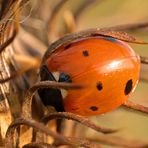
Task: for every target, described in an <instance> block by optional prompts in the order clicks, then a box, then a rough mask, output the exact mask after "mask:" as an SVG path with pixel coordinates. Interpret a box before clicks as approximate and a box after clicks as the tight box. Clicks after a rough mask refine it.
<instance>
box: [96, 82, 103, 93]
mask: <svg viewBox="0 0 148 148" xmlns="http://www.w3.org/2000/svg"><path fill="white" fill-rule="evenodd" d="M96 87H97V89H98V90H99V91H101V90H102V89H103V85H102V83H101V82H98V83H97V85H96Z"/></svg>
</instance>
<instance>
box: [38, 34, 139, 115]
mask: <svg viewBox="0 0 148 148" xmlns="http://www.w3.org/2000/svg"><path fill="white" fill-rule="evenodd" d="M139 69H140V58H139V56H138V55H136V53H135V52H134V50H133V49H132V48H131V47H130V46H129V45H128V44H127V43H125V42H123V41H121V40H119V39H116V38H114V37H112V36H108V35H102V34H97V35H96V34H95V35H92V34H87V35H84V34H83V35H82V36H79V35H73V37H69V36H68V37H67V36H66V37H64V38H63V39H61V40H58V41H56V42H55V43H53V44H51V46H50V48H49V49H48V50H47V52H46V53H45V55H44V58H43V62H42V65H41V68H40V77H41V80H42V81H43V80H50V81H58V82H59V83H60V82H67V83H73V84H83V85H84V86H85V87H84V88H82V89H79V90H67V92H66V94H65V95H62V90H60V89H53V88H51V89H49V88H48V89H41V90H39V95H40V97H41V99H42V101H43V103H44V104H45V105H46V106H48V105H49V106H53V107H55V109H56V110H57V111H60V112H63V111H66V112H72V113H75V114H78V115H83V116H94V115H100V114H103V113H106V112H109V111H112V110H113V109H115V108H117V107H119V106H120V105H122V104H123V103H124V102H125V101H126V100H127V99H128V98H129V96H130V95H131V93H132V92H133V91H134V89H135V87H136V84H137V82H138V78H139ZM55 73H58V77H57V76H56V77H55V76H54V75H55Z"/></svg>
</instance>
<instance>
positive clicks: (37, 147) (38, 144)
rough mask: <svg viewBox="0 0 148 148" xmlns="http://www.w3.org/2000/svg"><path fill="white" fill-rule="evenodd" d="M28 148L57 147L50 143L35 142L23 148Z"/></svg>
mask: <svg viewBox="0 0 148 148" xmlns="http://www.w3.org/2000/svg"><path fill="white" fill-rule="evenodd" d="M28 147H32V148H33V147H34V148H56V146H53V145H51V144H48V143H37V142H33V143H28V144H25V145H24V146H23V147H22V148H28Z"/></svg>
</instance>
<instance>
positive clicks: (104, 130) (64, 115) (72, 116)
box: [43, 112, 118, 134]
mask: <svg viewBox="0 0 148 148" xmlns="http://www.w3.org/2000/svg"><path fill="white" fill-rule="evenodd" d="M56 118H58V119H59V118H60V119H68V120H74V121H76V122H79V123H81V124H83V125H85V126H87V127H89V128H91V129H93V130H95V131H97V132H102V133H104V134H109V133H114V132H117V131H118V130H116V129H110V128H104V127H101V126H98V125H96V124H94V123H93V122H92V121H91V120H89V119H88V118H85V117H83V116H80V115H76V114H73V113H68V112H55V113H50V114H49V115H47V116H45V117H44V118H43V122H45V123H46V122H48V121H49V120H52V119H56Z"/></svg>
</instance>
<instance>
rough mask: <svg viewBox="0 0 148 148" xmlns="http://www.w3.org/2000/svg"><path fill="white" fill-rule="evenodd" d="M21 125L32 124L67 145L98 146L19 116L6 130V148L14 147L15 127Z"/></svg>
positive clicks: (88, 147) (89, 147)
mask: <svg viewBox="0 0 148 148" xmlns="http://www.w3.org/2000/svg"><path fill="white" fill-rule="evenodd" d="M20 125H27V126H30V127H32V128H34V129H36V130H38V131H40V132H43V133H45V134H46V135H49V136H52V137H53V138H54V139H55V140H57V141H59V142H61V143H65V144H66V145H71V146H74V147H79V146H84V147H86V148H91V147H96V146H95V144H93V143H91V142H88V141H87V142H84V141H79V140H78V139H69V138H67V137H64V136H63V135H60V134H58V133H54V132H52V131H50V130H49V129H48V128H47V127H46V126H44V125H43V124H41V123H39V122H36V121H35V120H32V119H27V118H18V119H16V120H15V121H14V122H12V123H11V124H10V126H9V128H8V130H7V132H6V139H5V147H6V148H13V146H14V143H13V142H14V141H13V140H12V137H13V136H14V133H15V129H16V128H17V127H19V126H20ZM96 148H97V147H96Z"/></svg>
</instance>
